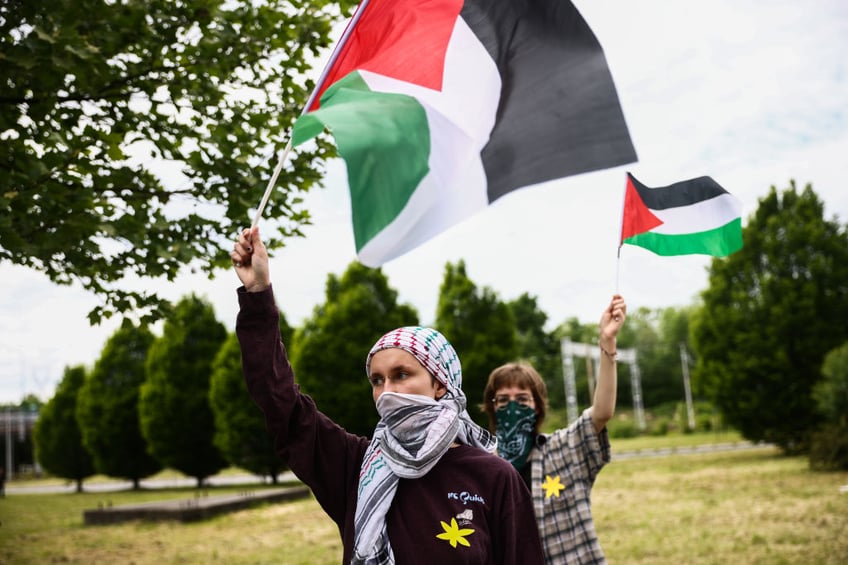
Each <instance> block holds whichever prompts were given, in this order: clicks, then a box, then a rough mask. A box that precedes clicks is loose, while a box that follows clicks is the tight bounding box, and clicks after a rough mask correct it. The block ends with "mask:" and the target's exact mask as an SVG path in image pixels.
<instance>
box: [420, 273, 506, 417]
mask: <svg viewBox="0 0 848 565" xmlns="http://www.w3.org/2000/svg"><path fill="white" fill-rule="evenodd" d="M436 327H437V329H438V330H439V331H441V332H442V333H443V334H444V335H445V337H446V338H447V339H448V341H450V342H451V345H453V347H454V349H456V352H457V354H458V355H459V359H460V362H461V364H462V389H463V390H464V391H465V395H466V396H467V397H468V413H469V414H470V415H471V417H472V418H473V419H474V420H475V421H476V422H477V423H479V424H481V425H484V426H485V425H488V423H487V422H488V420H487V419H486V417H485V415H484V414H483V412H482V411H481V410H480V406H479V404H480V402H483V398H482V394H483V389H484V388H485V387H486V381H487V380H488V378H489V373H491V372H492V370H493V369H494V368H495V367H498V366H499V365H502V364H504V363H507V362H509V361H514V360H515V359H516V356H517V355H518V346H517V343H516V335H517V330H516V325H515V317H514V316H513V314H512V311H511V310H510V308H509V306H507V304H506V303H504V302H501V301H500V299H499V298H498V296H497V294H496V293H495V292H494V291H493V290H492V289H490V288H488V287H485V288H483V289H478V288H477V286H476V285H475V284H474V282H473V281H472V280H471V279H470V278H468V275H467V274H466V272H465V262H464V261H461V260H460V261H459V262H458V263H457V264H456V265H452V264H451V263H447V264H446V265H445V276H444V279H442V285H441V287H440V289H439V301H438V305H437V311H436Z"/></svg>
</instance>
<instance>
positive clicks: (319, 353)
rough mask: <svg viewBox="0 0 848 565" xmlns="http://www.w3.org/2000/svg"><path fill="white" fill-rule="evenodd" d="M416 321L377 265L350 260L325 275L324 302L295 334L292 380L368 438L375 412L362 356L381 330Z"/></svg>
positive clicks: (332, 415) (338, 419)
mask: <svg viewBox="0 0 848 565" xmlns="http://www.w3.org/2000/svg"><path fill="white" fill-rule="evenodd" d="M417 323H418V313H417V312H416V311H415V309H414V308H413V307H412V306H409V305H407V304H398V302H397V291H395V290H394V289H392V288H391V287H390V286H389V282H388V279H386V276H385V275H384V274H383V272H382V270H381V269H369V268H368V267H365V266H363V265H362V264H360V263H358V262H356V261H354V262H352V263H351V264H350V265H349V266H348V268H347V270H346V271H345V273H344V274H343V275H342V276H341V278H338V277H336V276H335V275H329V276H328V277H327V284H326V302H325V303H324V304H322V305H319V306H316V307H315V310H314V311H313V314H312V316H311V317H310V318H309V319H307V320H306V321H305V322H304V324H303V326H302V327H301V328H300V329H299V330H297V332H296V333H295V338H294V348H293V350H294V351H293V354H292V365H293V366H294V369H295V374H296V375H297V380H298V383H299V384H300V385H301V386H302V387H303V391H304V392H305V393H307V394H309V395H310V396H312V397H313V399H314V400H315V403H316V404H317V405H318V407H319V408H320V409H321V411H322V412H324V413H325V414H326V415H327V416H329V417H330V418H332V419H333V420H334V421H335V422H337V423H338V424H339V425H341V426H342V427H344V428H345V429H346V430H348V431H349V432H351V433H355V434H359V435H363V436H370V435H371V433H372V432H373V431H374V426H375V425H376V424H377V421H378V415H377V411H376V409H375V408H374V400H373V397H372V395H371V385H370V384H369V382H368V379H367V378H366V375H365V357H366V354H367V353H368V351H369V350H370V349H371V347H372V346H373V345H374V343H376V341H377V340H378V339H379V338H380V336H382V335H383V334H385V333H386V332H388V331H391V330H393V329H395V328H398V327H401V326H410V325H416V324H417Z"/></svg>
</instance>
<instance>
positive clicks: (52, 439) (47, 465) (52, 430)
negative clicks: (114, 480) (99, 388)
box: [33, 366, 94, 492]
mask: <svg viewBox="0 0 848 565" xmlns="http://www.w3.org/2000/svg"><path fill="white" fill-rule="evenodd" d="M84 383H85V368H84V367H82V366H76V367H66V368H65V374H64V375H63V376H62V380H61V381H60V382H59V384H58V386H57V387H56V392H55V393H54V394H53V398H51V399H50V400H48V401H47V404H45V405H44V406H43V407H42V408H41V412H40V413H39V415H38V421H37V422H36V423H35V429H34V430H33V439H34V440H35V453H36V458H37V459H38V462H39V463H40V464H41V466H42V467H44V469H45V470H46V471H47V472H48V473H52V474H53V475H56V476H57V477H62V478H64V479H69V480H72V481H76V483H77V492H82V482H83V480H85V479H86V478H87V477H90V476H91V475H93V474H94V463H93V461H92V458H91V454H90V453H89V452H88V450H87V449H86V448H85V446H84V445H83V443H82V434H81V433H80V428H79V425H78V424H77V396H78V393H79V390H80V388H81V387H82V386H83V384H84Z"/></svg>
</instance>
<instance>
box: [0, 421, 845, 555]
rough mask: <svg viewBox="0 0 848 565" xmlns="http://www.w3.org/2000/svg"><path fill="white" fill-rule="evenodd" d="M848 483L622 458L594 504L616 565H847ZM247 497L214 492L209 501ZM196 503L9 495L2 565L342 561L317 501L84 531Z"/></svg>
mask: <svg viewBox="0 0 848 565" xmlns="http://www.w3.org/2000/svg"><path fill="white" fill-rule="evenodd" d="M708 435H709V434H708ZM669 437H671V436H669ZM682 437H685V438H689V439H693V440H694V441H701V440H702V439H703V438H701V439H699V438H697V436H692V435H687V436H682ZM649 439H651V440H652V441H654V440H656V441H659V440H662V439H663V438H649ZM637 440H638V438H637V439H635V440H614V442H613V449H614V450H627V449H636V448H629V447H626V446H629V445H634V444H632V443H631V442H635V441H637ZM674 441H677V440H676V439H675V440H674ZM635 445H645V444H635ZM668 446H670V445H669V444H668V443H665V444H663V445H647V446H645V447H638V449H649V448H654V447H668ZM846 484H848V473H844V472H842V473H816V472H812V471H810V470H809V469H808V465H807V461H806V459H803V458H798V457H783V456H781V455H779V454H778V453H777V451H776V450H774V449H772V448H767V447H766V448H757V449H753V450H749V451H734V452H725V453H714V454H701V455H674V456H668V457H650V458H642V459H626V460H620V461H615V462H613V463H611V464H610V465H608V466H607V467H606V468H605V469H604V470H603V471H602V472H601V474H600V476H599V477H598V480H597V483H596V485H595V489H594V491H593V508H594V515H595V522H596V527H597V530H598V534H599V537H600V540H601V544H602V546H603V547H604V550H605V552H606V554H607V557H608V558H609V562H610V564H611V565H616V564H631V563H632V564H637V565H642V564H651V565H665V564H672V563H673V564H679V563H685V564H694V565H701V564H724V563H745V564H763V565H765V564H769V565H771V564H784V563H785V564H790V563H816V564H824V565H829V564H834V565H836V564H842V563H846V562H848V493H840V492H839V487H840V486H842V485H846ZM248 488H250V489H251V490H258V489H259V488H268V487H259V486H256V487H253V486H251V487H248ZM244 489H245V487H216V488H210V489H209V495H210V496H214V495H216V494H226V493H231V492H234V491H236V492H237V491H240V490H244ZM193 496H194V490H193V489H167V490H155V491H142V492H127V491H125V492H118V493H83V494H49V495H47V494H45V495H36V494H27V495H9V496H7V497H6V498H4V499H0V521H1V522H2V524H0V563H10V564H17V563H27V564H28V563H80V564H83V563H84V564H89V563H98V564H100V563H106V564H112V563H115V564H127V563H133V564H135V565H148V564H150V565H153V564H156V565H165V564H177V563H180V564H183V563H189V564H195V563H196V564H207V563H221V564H235V565H240V564H245V565H247V564H266V563H267V564H271V563H274V564H296V565H301V564H302V565H315V564H323V563H339V562H340V560H341V543H340V541H339V536H338V531H337V530H336V527H335V525H334V524H333V523H332V522H331V521H330V520H329V519H328V518H327V517H326V515H325V514H324V513H323V512H322V510H321V508H320V507H319V506H318V504H317V503H316V502H315V500H314V499H313V498H309V499H305V500H299V501H295V502H288V503H281V504H270V505H265V506H262V507H259V508H255V509H252V510H245V511H240V512H235V513H232V514H228V515H225V516H219V517H217V518H214V519H211V520H208V521H205V522H200V523H192V524H179V523H143V522H136V523H129V524H122V525H115V526H97V527H87V526H84V525H83V523H82V512H83V510H85V509H88V508H96V507H97V505H98V503H100V504H105V503H107V501H111V503H112V504H115V505H117V504H124V503H135V502H142V501H146V500H154V499H157V500H164V499H167V498H180V497H184V498H191V497H193Z"/></svg>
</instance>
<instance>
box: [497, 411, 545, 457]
mask: <svg viewBox="0 0 848 565" xmlns="http://www.w3.org/2000/svg"><path fill="white" fill-rule="evenodd" d="M495 418H496V419H497V430H498V455H500V456H501V457H503V458H504V459H506V460H507V461H509V462H510V463H512V466H513V467H515V468H516V469H518V470H519V471H521V469H523V468H524V466H525V465H526V464H527V455H529V453H530V449H532V448H533V427H534V426H535V425H536V411H535V410H533V409H532V408H530V407H529V406H522V405H521V404H519V403H517V402H516V401H514V400H511V401H510V402H509V404H507V405H506V406H504V407H503V408H500V409H498V410H497V411H496V412H495Z"/></svg>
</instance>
